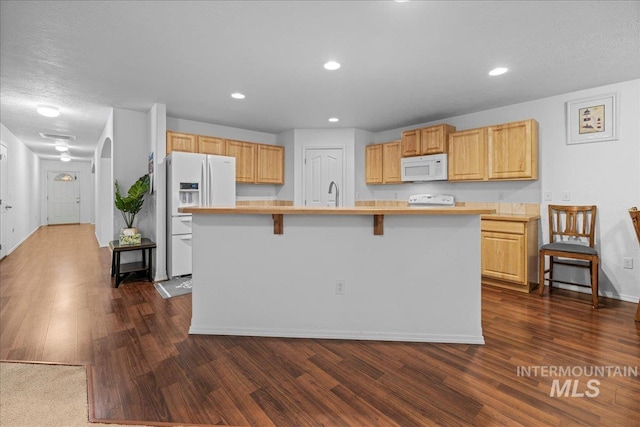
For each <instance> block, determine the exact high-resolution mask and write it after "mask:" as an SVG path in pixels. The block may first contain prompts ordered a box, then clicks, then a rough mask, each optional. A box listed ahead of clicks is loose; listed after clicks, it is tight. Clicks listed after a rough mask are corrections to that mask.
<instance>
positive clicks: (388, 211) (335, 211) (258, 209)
mask: <svg viewBox="0 0 640 427" xmlns="http://www.w3.org/2000/svg"><path fill="white" fill-rule="evenodd" d="M179 212H182V213H190V214H210V215H211V214H212V215H229V214H231V215H487V214H493V213H495V210H493V209H475V208H465V207H451V208H447V207H437V208H436V207H426V208H423V207H420V208H407V207H340V208H331V207H327V208H308V207H301V206H297V207H296V206H237V207H235V208H233V207H227V208H223V207H188V208H180V209H179Z"/></svg>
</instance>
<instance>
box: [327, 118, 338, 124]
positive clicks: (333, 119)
mask: <svg viewBox="0 0 640 427" xmlns="http://www.w3.org/2000/svg"><path fill="white" fill-rule="evenodd" d="M329 121H330V122H331V123H335V122H339V121H340V119H339V118H337V117H331V118H330V119H329Z"/></svg>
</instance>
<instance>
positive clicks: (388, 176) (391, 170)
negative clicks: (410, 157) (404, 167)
mask: <svg viewBox="0 0 640 427" xmlns="http://www.w3.org/2000/svg"><path fill="white" fill-rule="evenodd" d="M401 158H402V146H401V141H395V142H388V143H386V144H382V182H384V183H385V184H390V183H399V182H402V175H401V164H400V162H401V160H400V159H401Z"/></svg>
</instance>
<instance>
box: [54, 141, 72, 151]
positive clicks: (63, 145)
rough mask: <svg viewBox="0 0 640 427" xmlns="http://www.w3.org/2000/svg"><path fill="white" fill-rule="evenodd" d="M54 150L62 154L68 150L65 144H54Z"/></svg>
mask: <svg viewBox="0 0 640 427" xmlns="http://www.w3.org/2000/svg"><path fill="white" fill-rule="evenodd" d="M56 150H58V151H60V152H62V151H67V150H69V146H68V145H67V143H66V142H56Z"/></svg>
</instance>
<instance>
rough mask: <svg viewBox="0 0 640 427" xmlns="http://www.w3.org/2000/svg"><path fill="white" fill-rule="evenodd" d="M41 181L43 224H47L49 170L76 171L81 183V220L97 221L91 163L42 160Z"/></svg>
mask: <svg viewBox="0 0 640 427" xmlns="http://www.w3.org/2000/svg"><path fill="white" fill-rule="evenodd" d="M40 169H41V176H42V178H41V181H40V188H42V191H40V205H41V215H40V218H41V224H42V225H46V224H47V223H48V221H47V209H48V204H47V188H48V185H47V179H48V178H47V175H48V173H49V172H76V175H77V177H78V182H79V184H80V222H81V223H94V222H95V216H94V211H95V200H94V183H93V178H92V174H91V163H88V162H74V161H71V162H66V163H65V162H61V161H60V160H41V161H40Z"/></svg>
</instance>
